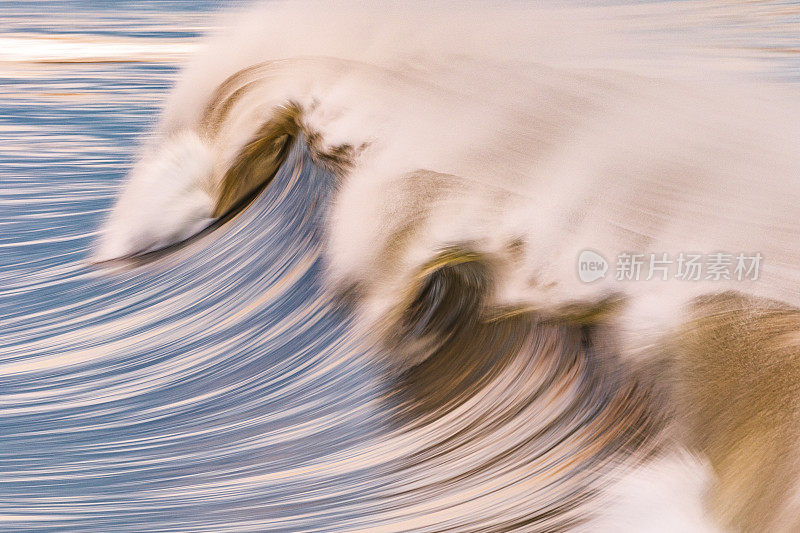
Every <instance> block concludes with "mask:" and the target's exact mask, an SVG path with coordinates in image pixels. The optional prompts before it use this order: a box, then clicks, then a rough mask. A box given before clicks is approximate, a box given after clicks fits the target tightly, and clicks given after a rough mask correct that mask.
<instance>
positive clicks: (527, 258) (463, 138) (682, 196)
mask: <svg viewBox="0 0 800 533" xmlns="http://www.w3.org/2000/svg"><path fill="white" fill-rule="evenodd" d="M447 7H448V6H447V5H446V4H442V5H440V6H438V7H436V6H434V7H429V8H425V9H421V10H420V11H419V12H417V13H414V14H411V13H406V12H404V11H403V10H402V9H400V8H396V7H386V8H381V9H380V10H377V9H375V10H373V9H363V8H360V7H359V8H358V9H355V8H354V7H353V6H350V5H346V4H343V5H340V6H337V7H335V8H334V7H331V6H323V5H321V4H307V5H297V4H291V5H289V6H284V5H270V6H267V7H255V8H251V9H249V10H248V11H246V12H245V13H244V14H240V15H238V16H237V17H234V19H233V20H232V21H229V25H230V27H231V28H233V29H232V30H227V31H224V32H222V33H221V34H220V35H218V36H217V37H215V38H212V39H211V42H210V45H209V46H208V48H207V50H206V51H205V52H204V53H201V54H200V55H199V56H198V57H197V59H196V60H195V61H194V63H192V64H191V65H190V66H189V68H188V69H187V70H186V71H185V72H184V73H183V74H182V75H181V78H180V80H179V82H178V85H177V87H176V88H175V90H174V91H173V93H172V95H171V97H170V99H169V101H168V104H167V106H166V108H165V111H164V114H163V117H162V119H161V122H160V124H159V126H158V127H157V129H156V132H155V135H154V136H153V138H152V139H151V140H150V142H149V144H148V145H147V146H145V147H144V149H143V150H142V154H141V156H140V158H139V160H138V161H137V162H136V164H135V165H134V168H133V170H132V171H131V173H130V175H129V178H128V180H127V183H126V185H125V187H124V189H123V191H122V193H121V195H120V197H119V200H118V202H117V204H116V206H115V207H114V208H113V210H112V211H111V213H110V215H109V216H108V218H107V220H106V222H105V224H104V227H103V233H102V235H101V236H100V239H99V242H98V243H97V248H96V250H95V255H94V260H95V261H97V262H100V263H102V264H103V265H104V267H105V268H107V269H108V270H109V271H108V272H105V274H106V275H104V276H98V275H90V274H89V273H88V272H86V271H83V270H81V271H79V272H78V274H76V276H77V278H76V279H72V278H69V283H70V284H71V287H73V289H74V290H72V291H71V292H70V291H65V292H64V293H63V294H62V296H61V297H60V298H61V299H60V300H59V302H60V304H59V306H58V307H54V306H52V305H45V304H39V306H38V307H35V308H33V309H22V310H19V311H14V310H12V309H11V305H12V303H13V301H11V300H9V302H11V303H9V304H8V306H9V312H8V314H7V322H6V323H5V326H6V327H5V328H4V330H3V332H2V333H0V335H2V337H0V339H2V341H3V347H4V349H5V351H4V353H3V357H2V359H0V374H2V375H3V376H5V377H4V380H3V382H2V386H0V397H2V400H3V401H2V407H0V412H1V413H2V416H3V420H4V423H3V424H2V425H0V431H2V438H3V440H4V442H6V443H7V444H8V445H7V447H6V450H7V451H5V452H0V465H6V467H5V468H4V469H3V471H4V473H6V474H7V475H6V479H7V482H6V483H5V488H4V489H2V490H3V491H4V493H3V494H5V495H6V497H4V498H3V499H2V500H3V501H2V503H0V521H2V523H3V528H4V529H7V530H11V531H29V530H32V529H36V528H39V529H42V530H46V529H48V528H51V529H58V528H62V529H63V528H68V529H69V530H70V531H81V530H90V529H97V528H98V527H100V528H105V529H108V530H141V529H148V530H151V529H152V530H162V529H163V530H176V531H180V530H184V531H215V532H220V531H265V530H266V531H360V530H374V531H510V530H524V531H561V530H577V531H606V530H608V531H611V530H613V531H642V530H647V531H676V530H684V531H685V530H692V531H715V530H717V527H718V525H717V524H726V523H729V522H730V521H731V520H735V521H736V522H735V525H737V526H739V527H742V528H745V526H747V524H748V522H747V521H748V520H749V518H748V516H753V515H754V514H759V513H762V514H768V515H769V516H770V517H771V518H770V519H773V520H775V522H774V523H775V524H779V525H780V524H783V525H785V524H792V523H793V522H792V519H791V517H790V518H789V519H787V518H786V516H789V515H791V513H790V512H789V511H787V509H789V510H790V509H791V507H790V506H789V505H790V503H791V502H789V503H787V501H786V498H784V499H781V498H780V497H776V498H773V499H771V500H770V501H766V500H760V499H758V498H753V497H750V496H742V495H741V494H740V493H737V492H736V490H732V489H731V490H729V489H730V487H734V489H735V487H740V486H747V485H749V486H753V487H763V486H766V485H768V481H769V480H767V481H765V480H763V479H761V478H759V477H758V476H757V475H755V474H754V475H753V476H752V477H750V478H747V477H745V478H744V482H742V478H739V477H736V475H733V477H730V478H725V475H726V474H727V473H729V472H730V468H729V469H728V470H726V469H725V468H726V465H729V463H730V462H734V463H735V458H736V457H737V453H738V452H739V451H740V449H739V448H736V449H729V448H728V447H726V446H725V444H724V443H725V442H727V441H725V439H724V437H720V436H719V434H720V432H722V433H724V432H728V433H726V434H737V433H736V432H737V431H741V432H742V434H750V433H749V426H746V427H745V426H739V425H737V424H736V423H734V422H731V423H730V425H729V427H724V426H725V424H722V423H721V424H720V425H719V427H720V429H719V430H717V429H715V428H716V427H717V426H715V425H713V424H696V421H697V420H700V421H702V420H707V419H709V418H713V417H711V416H710V415H709V413H710V412H712V411H714V410H715V409H717V410H719V411H720V412H724V414H725V417H723V418H725V420H728V417H733V416H734V415H733V414H731V413H729V412H728V411H727V410H726V409H727V408H726V405H727V404H725V402H719V403H721V404H723V405H718V402H717V401H716V400H715V397H714V391H720V390H722V391H728V393H730V391H731V390H733V389H734V388H735V386H741V385H742V381H741V379H744V378H741V376H742V375H747V372H746V371H744V370H742V372H741V374H738V373H737V372H731V373H730V374H731V375H734V374H735V375H736V376H737V377H736V378H735V379H733V378H731V379H728V378H726V377H725V376H723V377H721V378H720V381H714V380H713V379H712V378H709V377H708V376H709V375H711V376H714V375H715V374H714V372H713V371H712V370H709V368H708V367H707V366H704V365H703V364H702V362H703V361H705V359H697V358H694V355H693V354H698V353H703V352H704V351H708V350H709V348H708V347H709V346H712V345H713V344H709V343H708V342H707V337H706V336H705V335H708V336H710V337H708V338H712V339H714V342H718V343H720V349H719V350H716V351H714V350H712V351H714V353H725V350H726V349H728V347H727V345H725V342H727V341H724V339H723V340H721V339H722V337H721V336H720V332H719V330H720V329H722V330H725V326H726V324H737V325H738V327H739V328H742V329H744V330H745V331H746V330H747V328H748V327H754V326H751V324H753V323H754V322H753V321H751V320H749V319H748V318H747V317H749V316H750V315H749V314H748V313H754V311H753V309H760V310H761V311H759V312H755V314H756V315H758V316H759V317H762V315H761V314H759V313H761V312H762V311H763V316H766V317H767V318H763V317H762V318H763V320H764V321H766V322H765V323H769V324H772V325H771V326H764V327H762V328H761V329H760V330H759V332H760V335H759V336H756V335H753V336H752V339H756V341H757V342H761V343H764V344H771V343H772V342H773V341H774V340H775V339H778V338H781V339H782V338H783V336H785V335H788V334H789V333H790V332H791V331H792V328H794V327H795V318H794V315H793V314H792V313H794V310H793V309H794V308H795V307H796V306H797V305H798V300H800V284H798V279H797V278H798V275H800V273H799V271H798V269H797V268H796V265H798V264H800V262H799V261H798V260H799V259H800V258H798V257H797V254H798V250H797V248H796V246H795V245H794V243H795V242H796V237H797V235H798V233H799V232H798V230H799V229H800V228H798V226H797V224H798V222H797V220H798V218H797V216H796V215H797V207H796V206H797V205H798V200H800V189H798V182H797V180H796V177H797V176H798V175H800V163H799V162H798V157H797V153H796V149H795V148H794V142H795V140H796V139H797V138H798V137H797V134H798V133H800V131H799V130H800V122H799V121H797V120H796V119H797V117H798V116H800V114H798V103H797V102H796V100H794V99H792V98H788V97H786V96H785V95H782V94H781V93H782V90H781V89H779V88H776V89H774V90H773V89H769V90H761V89H755V88H753V87H747V86H746V84H741V85H737V86H736V87H735V88H730V87H729V85H728V84H720V85H715V86H713V88H712V89H709V87H708V86H705V85H700V84H697V80H696V77H697V76H696V74H697V72H703V73H704V74H706V73H707V72H706V66H707V64H706V63H704V62H702V61H699V60H698V61H697V62H696V63H692V62H691V61H688V60H687V64H689V65H690V68H689V69H688V72H683V71H682V72H680V73H675V72H672V71H670V75H671V77H673V78H679V79H680V81H670V82H667V81H663V80H661V79H656V78H654V77H653V76H652V75H653V74H654V73H655V72H659V73H661V72H664V71H665V64H667V63H668V61H667V63H663V62H662V63H659V59H658V58H659V57H661V58H670V57H672V52H674V49H672V48H671V46H672V45H670V43H665V42H664V41H663V40H655V41H653V42H652V43H650V44H648V41H646V40H645V41H638V40H637V41H636V42H637V46H636V47H633V46H632V42H633V37H632V36H631V34H630V31H629V30H630V28H628V26H627V25H628V24H629V23H630V22H631V21H630V19H629V18H627V17H626V16H625V14H626V11H625V9H626V8H615V9H613V10H611V11H609V12H608V13H607V14H605V15H603V17H601V18H600V19H595V18H594V16H595V15H597V14H598V13H599V11H593V10H571V9H554V10H548V9H541V8H536V9H534V8H530V7H525V6H519V5H516V4H507V5H505V6H503V7H502V9H501V8H499V7H498V8H496V9H493V10H487V9H485V8H481V7H478V6H468V7H464V8H463V9H460V10H459V11H458V13H457V14H453V12H452V10H448V9H446V8H447ZM450 7H452V6H450ZM639 9H645V8H639ZM653 9H657V8H653ZM565 16H566V18H565ZM659 17H660V18H656V20H661V21H662V23H664V24H667V23H668V22H669V21H670V20H672V19H670V18H669V17H666V16H665V15H663V14H660V15H659ZM623 29H625V31H622V30H623ZM638 29H639V30H644V31H645V32H647V31H651V30H652V28H648V27H644V28H638ZM615 30H618V32H617V34H615ZM567 44H569V46H566V45H567ZM610 58H614V59H615V61H611V60H610ZM644 58H647V60H646V61H645V60H644ZM665 60H666V59H665ZM621 69H624V71H625V73H623V71H622V70H621ZM723 78H724V76H723V75H722V74H720V75H719V78H718V79H723ZM722 87H725V88H722ZM739 102H747V108H746V109H744V108H741V107H737V108H736V109H740V110H741V111H740V112H738V113H737V116H735V117H732V114H731V106H733V105H738V103H739ZM754 154H757V157H756V156H755V155H754ZM765 176H768V177H769V179H765ZM764 206H769V209H764ZM587 248H591V249H593V250H597V251H599V252H601V253H602V254H604V255H605V256H606V257H613V256H614V255H615V254H617V253H619V252H623V251H628V252H630V251H642V252H649V251H658V252H667V253H677V252H679V251H696V250H705V251H709V252H712V251H718V250H729V251H734V252H735V251H748V252H750V251H759V252H761V253H762V254H763V255H764V257H765V258H768V260H767V261H765V263H764V265H763V270H762V272H761V276H760V279H759V280H758V281H757V282H752V283H747V284H745V285H742V284H738V285H737V284H735V283H733V281H731V282H730V283H725V282H722V283H716V284H713V285H712V284H710V283H705V282H702V281H701V282H698V283H688V284H687V283H680V282H676V281H674V280H673V281H670V282H664V283H659V282H653V283H649V284H645V283H642V284H632V283H629V284H625V283H622V282H619V281H618V280H616V279H614V277H613V276H609V277H607V278H606V279H604V280H601V281H598V282H597V283H592V284H586V283H582V282H581V281H580V280H579V279H578V277H577V276H576V272H575V268H576V261H577V258H578V255H579V253H580V251H581V250H584V249H587ZM116 267H122V268H119V269H118V268H116ZM131 267H133V268H131ZM65 283H66V282H61V284H60V285H59V286H63V285H64V284H65ZM51 285H52V284H51V283H41V284H39V285H36V284H34V286H31V287H24V286H23V287H18V288H17V289H16V290H20V291H28V292H29V293H30V294H34V293H36V294H39V293H41V294H39V295H40V296H41V295H42V294H45V295H46V294H49V293H48V291H50V290H52V289H51V288H50V286H51ZM57 285H58V284H57ZM729 289H736V290H738V291H740V292H744V293H748V294H750V295H752V296H748V298H753V299H752V300H746V299H745V300H744V301H745V303H744V304H742V303H741V301H740V300H739V299H737V298H738V297H733V296H730V295H727V296H725V297H723V298H722V300H721V301H717V300H714V299H713V298H712V300H711V301H710V303H709V302H708V301H703V302H705V303H702V302H701V303H700V304H698V303H697V300H693V299H694V298H695V297H697V296H700V295H707V294H708V293H711V292H720V291H723V290H729ZM83 294H86V295H88V296H85V297H84V296H83ZM765 299H770V302H771V303H765V302H766V300H765ZM775 300H778V301H780V302H783V303H782V304H780V305H779V304H777V303H774V301H775ZM40 301H41V299H40ZM692 302H694V303H692ZM775 306H777V307H775ZM774 309H780V311H779V314H780V316H781V319H780V323H779V324H778V325H775V324H776V323H775V322H770V320H771V319H770V318H769V317H771V316H772V314H771V313H773V311H774ZM689 310H693V312H694V313H695V314H696V315H697V316H698V317H699V318H692V317H695V315H694V314H693V315H689V314H687V312H688V311H689ZM65 313H66V315H67V316H68V317H69V319H68V320H62V319H61V317H62V316H63V315H64V314H65ZM708 316H711V317H723V318H719V321H717V322H715V319H714V318H712V319H708V320H710V322H708V321H706V320H707V317H708ZM743 317H745V318H743ZM676 331H677V332H679V334H676V335H674V336H670V337H668V338H667V337H665V336H666V335H667V334H670V333H672V332H676ZM709 332H710V333H709ZM745 337H746V339H745V340H747V339H748V338H750V337H748V336H747V335H745ZM741 341H742V339H734V340H732V341H730V342H738V343H739V344H742V345H744V346H749V345H748V344H747V342H741ZM756 341H753V342H756ZM775 346H777V344H775ZM781 349H783V348H781ZM741 352H742V353H747V354H749V355H747V356H746V357H744V356H743V357H739V358H738V359H737V361H738V363H737V364H734V365H733V368H736V369H746V368H748V366H749V365H750V361H752V360H753V357H757V356H754V355H752V353H751V352H753V353H756V354H758V353H761V352H759V350H758V349H756V348H754V347H753V346H750V347H749V348H747V349H745V348H743V349H742V350H741ZM778 352H780V350H779V349H778V348H777V347H776V353H778ZM789 352H791V350H789V349H787V352H786V353H788V354H789V355H787V356H786V357H785V358H784V359H786V360H787V361H793V360H794V358H795V355H794V352H791V353H789ZM780 353H781V354H783V352H780ZM665 354H668V355H665ZM783 355H786V354H783ZM783 355H782V356H781V357H783ZM661 356H664V357H661ZM712 359H713V358H712ZM698 361H699V362H698ZM722 364H727V363H725V362H723V363H722ZM686 376H690V379H685V377H686ZM740 378H741V379H740ZM737 379H738V380H739V381H736V380H737ZM692 380H695V381H692ZM675 383H678V384H679V385H677V386H676V385H675ZM685 383H692V387H691V388H690V389H689V392H687V391H684V389H683V388H682V387H683V386H684V384H685ZM759 383H760V384H761V383H762V382H759ZM706 384H709V385H706ZM764 386H766V385H764ZM705 387H708V388H705ZM709 391H711V392H709ZM692 394H696V395H697V401H696V402H692V401H690V400H689V398H691V397H692ZM779 397H780V395H779ZM742 403H743V404H748V402H746V401H744V400H743V401H742ZM697 405H703V406H704V407H703V409H702V410H700V411H699V412H695V411H694V409H695V407H696V406H697ZM705 406H707V407H705ZM793 416H795V415H794V412H793V411H791V412H790V413H788V414H786V416H781V420H784V422H783V423H785V420H793V418H792V417H793ZM765 424H766V426H768V427H770V428H773V429H774V428H776V427H778V428H779V429H781V431H777V430H776V431H775V433H774V435H779V436H782V437H783V438H786V439H788V441H789V442H791V439H792V438H793V436H792V434H793V432H792V430H791V429H786V427H785V426H781V425H780V424H778V425H775V424H772V425H770V424H771V422H766V423H765ZM695 426H697V427H695ZM687 428H688V429H687ZM743 428H744V429H743ZM784 429H785V431H783V430H784ZM764 434H767V435H773V433H770V432H769V431H767V432H766V433H764ZM687 435H689V436H687ZM787 435H788V436H787ZM720 442H722V444H720ZM799 442H800V441H799ZM750 446H751V448H748V449H747V450H749V451H748V452H747V453H750V451H752V450H756V451H758V450H761V449H762V448H761V446H764V443H763V442H761V441H752V442H751V444H750ZM786 449H791V444H786ZM731 458H734V459H731ZM15 465H21V466H20V467H17V466H15ZM785 466H786V468H785V469H784V472H786V473H787V476H786V479H785V480H784V481H785V485H782V486H784V487H789V488H791V487H793V486H794V485H793V480H792V479H793V478H792V476H793V475H794V474H793V472H795V470H793V469H794V468H795V467H794V463H793V462H791V461H789V462H788V463H787V465H785ZM710 472H713V474H710ZM715 475H716V476H718V477H715ZM747 475H749V474H747V472H745V476H747ZM715 483H717V485H715ZM759 483H766V485H760V484H759ZM53 487H56V488H55V489H54V488H53ZM711 489H714V490H717V492H715V493H714V494H717V495H719V497H718V499H717V500H716V504H715V505H716V511H715V509H710V508H706V507H704V505H705V503H704V502H706V501H707V499H708V498H707V491H708V490H711ZM789 492H791V491H790V489H787V491H786V493H789ZM45 499H46V502H47V503H46V507H42V501H43V500H45ZM731 502H734V506H733V507H734V509H733V511H731ZM735 502H743V503H742V504H741V505H738V507H737V504H736V503H735ZM787 506H789V507H787ZM675 509H680V512H677V513H676V512H675ZM714 512H716V513H717V514H716V515H714V516H715V519H712V518H710V517H709V516H710V515H711V514H713V513H714ZM742 524H744V525H742ZM750 526H752V527H750ZM750 526H748V527H750V529H751V530H757V525H753V524H750ZM659 528H660V529H659Z"/></svg>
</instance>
